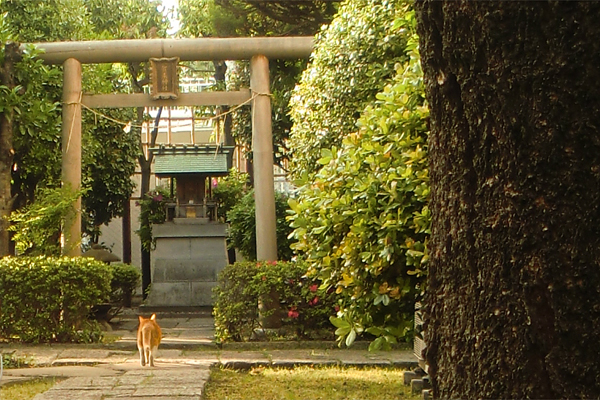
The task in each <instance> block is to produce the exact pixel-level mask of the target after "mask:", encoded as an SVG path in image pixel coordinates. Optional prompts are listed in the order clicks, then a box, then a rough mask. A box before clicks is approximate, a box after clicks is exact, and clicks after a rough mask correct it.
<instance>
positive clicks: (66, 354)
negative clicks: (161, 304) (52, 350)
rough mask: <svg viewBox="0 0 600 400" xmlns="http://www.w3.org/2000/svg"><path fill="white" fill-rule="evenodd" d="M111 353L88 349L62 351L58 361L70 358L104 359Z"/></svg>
mask: <svg viewBox="0 0 600 400" xmlns="http://www.w3.org/2000/svg"><path fill="white" fill-rule="evenodd" d="M110 353H111V350H101V349H88V348H72V349H64V350H63V351H61V352H60V353H59V354H58V359H63V358H66V359H70V358H87V359H91V358H106V357H108V355H109V354H110Z"/></svg>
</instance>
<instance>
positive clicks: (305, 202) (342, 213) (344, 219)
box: [288, 13, 430, 348]
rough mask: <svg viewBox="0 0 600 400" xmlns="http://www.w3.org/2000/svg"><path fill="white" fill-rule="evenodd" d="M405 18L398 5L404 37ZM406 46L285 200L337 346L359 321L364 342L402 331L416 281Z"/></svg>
mask: <svg viewBox="0 0 600 400" xmlns="http://www.w3.org/2000/svg"><path fill="white" fill-rule="evenodd" d="M407 21H408V22H407ZM410 21H413V23H414V20H413V18H412V14H411V13H407V14H405V20H404V21H403V22H402V23H398V26H401V27H402V28H401V29H404V34H405V35H406V36H407V38H406V42H405V43H416V40H415V39H414V38H415V37H416V36H415V34H414V25H412V23H410ZM409 33H410V34H409ZM411 49H412V51H411V50H410V49H407V52H408V51H411V52H410V57H411V58H410V61H409V62H406V63H404V64H401V63H398V65H397V70H396V76H395V78H394V79H393V82H392V83H390V84H389V85H388V86H386V87H385V88H384V89H383V90H382V91H381V92H380V93H379V94H378V95H377V100H376V101H374V102H373V103H372V104H371V105H369V106H368V107H366V109H365V110H364V112H363V113H362V115H361V117H360V118H359V120H358V124H357V125H358V127H359V129H358V130H357V131H356V132H354V133H351V134H348V135H346V136H345V137H344V139H343V141H342V142H341V144H339V145H336V146H331V147H327V148H323V149H321V150H320V158H318V164H320V165H321V168H320V170H318V172H316V173H314V175H312V176H313V178H312V179H307V178H306V177H307V176H311V175H310V174H309V173H306V171H304V176H305V179H303V181H302V182H301V183H300V184H299V188H298V197H297V198H296V199H295V200H294V202H293V203H291V204H290V205H291V208H292V211H291V214H290V216H289V217H288V220H289V221H290V222H291V226H292V227H293V228H294V232H293V234H292V236H294V238H295V239H296V240H298V242H297V244H296V245H295V246H294V248H295V250H296V251H297V252H298V253H299V254H300V255H301V256H302V257H304V258H305V260H306V261H307V262H308V263H309V265H310V268H311V271H313V272H314V273H315V274H317V276H318V277H320V278H321V279H322V281H323V282H325V283H327V284H329V285H330V286H331V287H332V288H335V292H336V293H337V294H338V295H339V296H340V297H341V299H342V307H341V309H340V311H339V312H338V315H337V317H336V318H332V320H331V322H332V323H333V324H334V325H335V326H336V327H337V331H336V334H337V335H338V340H339V343H340V344H346V345H350V344H352V342H354V340H355V339H356V337H357V335H360V334H362V333H363V331H364V330H365V329H367V332H368V333H369V334H371V335H374V336H376V337H378V338H377V339H376V340H375V341H374V342H373V345H372V346H373V348H384V347H386V346H389V345H390V344H392V343H394V341H395V340H396V338H401V337H405V335H407V333H408V332H409V331H410V329H411V326H412V325H411V323H412V322H411V321H412V316H413V313H414V301H415V298H416V296H418V295H419V294H420V293H421V292H422V291H423V289H424V288H423V285H424V279H425V271H426V262H427V248H426V242H427V238H428V235H429V223H430V211H429V208H428V206H427V203H428V196H429V175H428V166H427V126H426V119H427V116H428V110H427V107H426V104H425V98H424V89H423V82H422V75H421V69H420V67H419V58H418V53H416V50H415V49H416V48H414V47H413V48H411ZM315 112H317V111H315ZM319 112H320V111H319ZM315 118H317V117H315ZM299 175H300V174H299Z"/></svg>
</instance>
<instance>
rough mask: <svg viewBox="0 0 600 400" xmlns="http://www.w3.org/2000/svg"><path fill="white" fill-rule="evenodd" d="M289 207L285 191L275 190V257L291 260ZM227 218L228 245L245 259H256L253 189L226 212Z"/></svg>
mask: <svg viewBox="0 0 600 400" xmlns="http://www.w3.org/2000/svg"><path fill="white" fill-rule="evenodd" d="M289 210H290V207H289V205H288V196H287V195H286V194H285V193H280V192H275V217H276V222H275V223H276V229H277V257H278V258H279V259H280V260H291V258H292V256H293V252H292V249H291V247H290V246H291V245H292V243H293V242H294V241H292V240H291V239H290V238H289V235H290V233H292V228H290V224H289V223H288V222H287V221H286V216H287V214H288V211H289ZM227 219H228V220H229V224H230V226H229V246H230V247H231V248H237V249H239V250H240V252H241V253H242V255H243V256H244V258H245V259H246V260H252V261H253V260H256V201H255V199H254V190H251V191H250V192H248V193H247V194H246V195H245V196H244V197H242V198H241V199H240V200H239V201H238V203H237V204H236V205H235V206H234V207H233V208H232V209H231V211H229V212H228V213H227Z"/></svg>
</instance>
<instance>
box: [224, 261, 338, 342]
mask: <svg viewBox="0 0 600 400" xmlns="http://www.w3.org/2000/svg"><path fill="white" fill-rule="evenodd" d="M306 271H307V265H306V264H304V263H302V262H266V261H263V262H253V261H252V262H237V263H235V264H230V265H228V266H227V267H225V269H224V270H223V271H221V273H220V274H219V284H218V286H217V287H215V288H214V289H213V290H214V294H215V304H214V308H213V313H214V316H215V329H216V337H217V339H218V340H220V341H227V340H235V341H246V340H249V339H250V338H251V336H252V333H253V332H254V329H256V328H260V327H261V323H260V318H259V313H258V303H259V299H261V298H263V297H264V296H268V295H270V294H271V293H273V292H276V293H277V294H278V296H279V302H280V306H281V310H282V312H283V314H282V316H281V317H282V323H283V326H284V329H283V331H286V332H288V333H289V332H292V333H293V335H294V336H295V337H302V338H309V337H311V335H319V334H321V335H322V334H323V332H322V331H323V330H325V332H326V334H327V330H328V329H329V333H330V331H331V325H329V320H328V318H329V317H330V316H332V315H333V314H335V308H334V307H335V304H334V302H335V296H334V295H333V294H332V293H331V292H330V293H328V292H326V291H324V290H322V289H320V288H319V286H318V283H317V281H316V280H314V279H308V278H306V277H305V274H306Z"/></svg>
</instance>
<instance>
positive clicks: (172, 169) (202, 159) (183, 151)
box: [152, 146, 233, 176]
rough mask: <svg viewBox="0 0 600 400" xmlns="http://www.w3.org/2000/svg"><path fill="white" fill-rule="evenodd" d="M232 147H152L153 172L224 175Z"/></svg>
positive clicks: (226, 171)
mask: <svg viewBox="0 0 600 400" xmlns="http://www.w3.org/2000/svg"><path fill="white" fill-rule="evenodd" d="M232 150H233V149H232V148H228V147H226V148H224V147H219V148H217V147H216V146H210V147H209V146H201V147H198V146H196V147H187V148H182V147H162V148H158V149H152V152H153V153H154V173H155V174H156V175H163V176H165V175H166V176H171V175H180V174H206V175H213V176H215V175H226V174H227V173H228V171H229V168H230V166H229V163H228V154H229V153H230V152H231V151H232Z"/></svg>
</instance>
